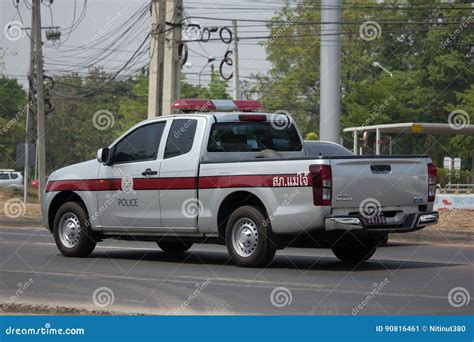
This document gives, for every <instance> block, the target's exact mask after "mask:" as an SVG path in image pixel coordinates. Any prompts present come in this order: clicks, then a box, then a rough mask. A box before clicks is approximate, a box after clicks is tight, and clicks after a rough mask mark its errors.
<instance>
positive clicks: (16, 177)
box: [0, 169, 23, 189]
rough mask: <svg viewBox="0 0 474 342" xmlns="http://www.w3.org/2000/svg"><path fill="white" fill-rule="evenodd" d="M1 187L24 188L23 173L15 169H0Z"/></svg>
mask: <svg viewBox="0 0 474 342" xmlns="http://www.w3.org/2000/svg"><path fill="white" fill-rule="evenodd" d="M0 187H2V188H16V189H20V188H23V175H22V174H21V172H18V171H15V170H13V169H0Z"/></svg>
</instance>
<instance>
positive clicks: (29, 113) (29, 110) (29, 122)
mask: <svg viewBox="0 0 474 342" xmlns="http://www.w3.org/2000/svg"><path fill="white" fill-rule="evenodd" d="M31 27H35V12H34V11H31ZM34 74H35V37H34V35H33V34H31V35H30V69H29V70H28V98H27V99H28V103H27V104H26V106H27V107H26V137H25V172H24V174H23V180H24V184H23V203H25V205H26V203H27V201H28V185H29V177H30V144H31V139H30V138H31V136H32V135H33V134H32V133H33V107H32V106H33V97H34V96H35V95H34V92H33V77H34Z"/></svg>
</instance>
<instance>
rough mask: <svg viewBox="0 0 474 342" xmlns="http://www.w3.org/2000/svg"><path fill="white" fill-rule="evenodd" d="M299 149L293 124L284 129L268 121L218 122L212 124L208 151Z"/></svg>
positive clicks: (299, 144) (300, 147) (297, 137)
mask: <svg viewBox="0 0 474 342" xmlns="http://www.w3.org/2000/svg"><path fill="white" fill-rule="evenodd" d="M266 149H271V150H275V151H301V150H302V146H301V141H300V137H299V135H298V132H297V131H296V128H295V126H293V125H291V126H290V127H287V128H285V129H278V127H276V128H275V127H273V126H272V125H271V123H270V122H219V123H215V124H213V125H212V128H211V135H210V137H209V143H208V145H207V150H208V151H209V152H259V151H262V150H266Z"/></svg>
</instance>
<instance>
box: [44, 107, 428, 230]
mask: <svg viewBox="0 0 474 342" xmlns="http://www.w3.org/2000/svg"><path fill="white" fill-rule="evenodd" d="M248 114H249V113H211V114H202V113H201V114H181V115H171V116H166V117H160V118H156V119H151V120H147V121H144V122H141V123H139V124H137V125H136V126H134V127H132V128H131V129H130V130H129V131H127V132H126V133H124V134H123V135H122V136H121V137H120V138H118V139H117V140H116V141H115V142H113V143H112V144H111V145H110V146H109V150H110V151H113V150H114V148H117V147H116V146H118V144H120V142H121V141H123V139H124V138H126V137H127V136H129V134H130V135H131V134H133V132H135V131H137V130H138V129H140V128H142V127H145V126H147V125H150V124H154V123H159V124H160V125H161V126H160V129H162V130H163V132H162V136H161V138H160V142H159V146H158V147H157V149H158V150H157V153H156V158H153V159H152V160H144V161H139V162H126V163H112V164H110V165H106V164H105V163H103V162H101V156H98V157H99V158H98V159H94V160H90V161H86V162H83V163H79V164H75V165H71V166H68V167H65V168H62V169H60V170H57V171H55V172H53V173H52V174H51V175H50V176H49V178H48V183H47V187H46V192H45V193H44V194H43V196H44V197H43V201H42V213H43V218H45V225H46V226H47V227H48V228H49V229H50V230H51V231H52V230H53V226H54V220H55V213H56V211H57V210H58V208H59V206H60V205H61V204H62V203H63V202H64V201H66V200H67V198H71V197H72V196H73V197H74V198H75V200H80V201H81V202H82V203H83V205H84V207H85V209H86V210H87V214H88V216H89V222H90V226H91V229H92V230H93V231H96V232H98V233H100V234H101V237H102V238H104V237H107V236H117V234H124V235H131V236H135V237H140V236H147V237H153V236H179V237H203V238H206V237H218V236H219V235H222V231H220V229H221V228H220V224H221V223H222V222H221V221H222V215H223V213H226V207H227V206H229V205H232V206H235V205H236V204H239V205H246V201H251V202H252V203H256V202H258V203H259V205H260V206H262V207H263V208H264V210H265V215H266V218H267V220H268V224H269V226H270V227H271V231H272V232H273V233H274V234H275V235H293V236H294V235H298V234H300V233H302V232H311V231H327V232H331V231H339V232H340V231H347V230H351V231H357V230H358V231H361V232H365V233H370V232H371V231H373V232H375V233H381V232H387V233H388V232H397V231H398V232H406V231H412V230H416V229H420V228H422V227H425V226H427V225H429V224H433V223H436V222H437V213H435V212H433V202H432V201H430V202H429V201H428V185H429V184H428V169H427V165H428V164H429V163H431V159H430V158H429V156H403V157H398V156H384V157H380V156H379V157H374V156H343V157H341V156H335V157H332V156H318V157H314V156H309V155H308V153H307V151H305V149H303V148H301V149H295V150H292V151H288V152H286V151H280V152H279V153H278V154H277V156H276V157H275V155H272V154H270V155H265V154H263V155H262V151H255V152H254V151H250V152H249V151H245V152H210V147H209V146H210V145H209V144H210V135H211V134H212V133H211V128H212V127H213V125H214V124H219V123H228V124H230V125H233V124H235V125H238V124H240V122H241V120H240V119H241V118H242V115H248ZM259 115H261V116H262V115H264V116H265V118H266V119H265V120H266V121H268V122H273V120H274V119H275V115H274V114H260V113H259ZM175 120H181V121H179V122H180V123H181V126H183V127H184V126H186V122H187V123H188V126H189V125H190V123H192V125H195V127H194V126H193V127H194V128H193V129H195V133H194V135H193V137H192V141H191V145H190V146H188V149H189V150H188V151H187V152H186V153H183V154H180V155H176V156H173V157H165V154H166V153H168V152H165V149H168V148H169V146H168V145H169V143H167V141H168V140H167V139H169V137H171V136H172V135H174V136H175V137H176V136H177V135H178V136H179V134H186V133H185V132H186V128H183V129H182V130H181V128H180V129H176V127H175V126H173V127H172V124H173V122H174V121H175ZM288 120H289V121H288V127H293V129H296V124H295V123H294V122H293V121H292V120H291V118H288ZM176 122H178V121H176ZM229 127H231V126H229ZM288 127H287V128H283V129H290V128H288ZM278 129H281V128H278ZM180 132H181V133H180ZM296 132H297V135H298V137H297V139H299V141H300V143H301V145H302V141H303V140H302V137H301V134H300V133H299V131H298V130H296ZM223 134H226V133H223ZM236 139H241V140H242V139H243V138H242V137H237V138H236ZM248 143H253V142H248ZM111 153H112V152H111ZM315 165H316V168H317V165H326V167H327V168H330V170H331V172H332V184H331V188H330V192H331V198H330V204H328V203H327V204H326V205H316V204H315V198H314V196H315V184H314V182H315V179H316V178H313V177H315V175H314V174H312V173H311V168H314V167H315ZM148 171H149V172H148ZM229 199H230V200H229ZM244 199H245V200H244ZM236 201H237V202H238V201H241V202H242V203H235V202H236ZM364 201H366V202H367V201H369V202H370V201H372V202H373V203H376V208H375V209H376V211H377V215H384V217H385V220H386V221H385V222H383V224H379V225H374V222H373V221H371V222H370V223H367V220H365V218H364V217H361V205H365V204H364ZM372 202H371V203H372ZM369 209H370V208H369ZM372 209H373V208H372ZM371 213H373V211H372V212H371ZM226 214H227V215H228V214H229V213H226ZM224 220H225V218H224Z"/></svg>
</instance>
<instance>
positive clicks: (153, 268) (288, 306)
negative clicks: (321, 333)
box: [0, 227, 474, 315]
mask: <svg viewBox="0 0 474 342" xmlns="http://www.w3.org/2000/svg"><path fill="white" fill-rule="evenodd" d="M473 251H474V247H473V246H472V244H469V242H468V241H467V242H466V244H458V245H430V244H401V243H398V244H397V243H391V244H389V245H387V246H385V247H382V248H380V249H379V250H378V251H377V252H376V254H375V256H374V257H373V258H372V259H371V260H370V261H369V262H366V263H364V264H362V265H360V266H359V267H357V268H355V269H353V268H352V267H350V266H346V265H343V264H342V263H340V262H339V261H338V260H337V259H336V257H335V256H333V254H332V252H331V251H330V250H326V249H296V248H289V249H286V250H283V251H279V252H278V253H277V256H276V258H275V260H274V261H273V263H272V264H271V265H270V267H268V268H266V269H245V268H239V267H236V266H234V265H231V264H229V263H228V260H227V254H226V250H225V247H223V246H214V245H202V246H194V247H193V248H192V249H191V250H190V252H188V253H186V254H184V255H183V256H180V257H171V256H168V255H166V254H164V253H163V252H162V251H160V249H159V248H158V247H157V246H156V245H155V244H154V243H141V242H123V241H115V240H106V241H105V242H102V243H101V244H99V245H98V247H97V248H96V250H95V251H94V253H93V254H92V255H91V256H90V257H89V258H66V257H63V256H62V255H60V254H59V252H58V250H57V249H56V246H55V245H54V241H53V238H52V236H51V235H50V234H49V232H47V231H46V230H44V229H34V228H27V227H25V228H18V227H16V228H15V227H3V228H2V227H0V303H6V301H8V300H9V301H10V302H11V303H13V305H11V306H10V308H13V307H14V306H16V305H19V304H25V303H27V304H33V305H47V306H49V307H56V306H60V307H74V308H81V309H85V310H104V309H105V310H111V311H115V312H120V313H153V314H277V315H287V314H314V315H331V314H337V315H351V314H354V313H356V314H359V315H368V314H380V315H412V314H415V315H416V314H427V315H443V314H445V315H451V314H472V313H473V312H474V310H473V301H470V302H469V303H468V304H467V305H463V306H461V307H455V306H453V305H451V304H450V302H449V300H448V293H449V292H450V290H452V289H453V288H457V287H462V288H464V289H465V290H466V291H467V292H468V293H469V294H470V295H474V272H473V270H474V269H473ZM30 279H31V280H30ZM26 283H27V284H26ZM25 284H26V285H27V286H26V285H25ZM104 287H105V288H107V289H102V288H104ZM20 288H22V291H21V292H22V293H19V291H18V290H19V289H20ZM97 289H99V290H97ZM94 292H95V293H96V296H95V297H94ZM272 293H273V296H272ZM99 294H102V296H100V295H99ZM464 294H466V292H464ZM112 297H113V301H112ZM94 298H95V299H96V301H95V304H94ZM458 299H459V297H458ZM464 303H466V301H464ZM96 304H98V305H99V306H97V305H96ZM105 304H109V305H108V306H106V307H104V308H103V307H101V305H105ZM454 304H455V305H456V303H454ZM356 308H357V309H356ZM7 309H8V308H7Z"/></svg>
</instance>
